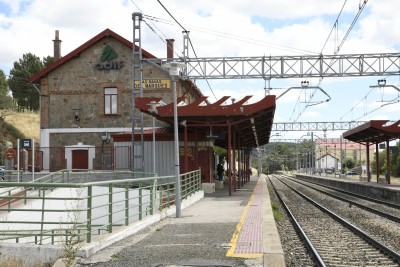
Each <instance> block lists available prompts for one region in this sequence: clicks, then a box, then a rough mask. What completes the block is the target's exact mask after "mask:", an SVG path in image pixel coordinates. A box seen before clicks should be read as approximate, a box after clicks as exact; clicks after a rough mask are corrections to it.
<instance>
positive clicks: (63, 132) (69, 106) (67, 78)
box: [34, 30, 199, 171]
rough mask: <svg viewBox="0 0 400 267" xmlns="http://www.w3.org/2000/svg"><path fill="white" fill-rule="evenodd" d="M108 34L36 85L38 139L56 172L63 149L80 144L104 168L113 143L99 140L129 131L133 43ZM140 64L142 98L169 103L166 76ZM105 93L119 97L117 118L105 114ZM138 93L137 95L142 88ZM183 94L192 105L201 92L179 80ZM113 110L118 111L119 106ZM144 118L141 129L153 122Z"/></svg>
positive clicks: (45, 158) (40, 77)
mask: <svg viewBox="0 0 400 267" xmlns="http://www.w3.org/2000/svg"><path fill="white" fill-rule="evenodd" d="M110 32H111V31H110V30H106V31H104V32H103V33H101V34H103V35H101V34H99V35H98V36H96V37H95V38H93V39H92V40H90V41H88V42H87V43H85V44H84V45H82V46H81V47H79V48H77V49H76V50H74V51H72V52H71V53H69V54H68V55H66V56H65V57H64V58H60V59H59V60H58V61H56V62H55V63H53V65H51V66H49V67H48V68H46V69H45V70H44V71H42V73H39V75H38V77H37V78H35V79H36V80H34V81H36V82H37V81H39V82H40V86H41V95H42V96H41V99H40V101H41V125H40V127H41V134H40V135H41V136H40V138H41V148H42V150H43V151H44V156H43V168H44V169H48V170H52V171H54V170H57V169H63V168H66V167H67V163H66V161H65V157H64V156H63V153H64V154H65V151H63V149H64V148H65V147H66V146H74V145H78V143H79V144H83V145H85V146H86V145H89V146H93V147H95V150H96V152H95V155H96V157H95V159H94V162H93V168H96V169H101V168H104V164H103V163H102V161H103V159H102V158H103V156H104V151H106V150H108V151H110V150H111V149H112V146H113V144H112V143H104V142H103V141H102V139H101V135H102V133H103V132H108V133H118V132H131V129H132V98H133V97H132V91H133V89H132V87H133V86H132V83H133V82H132V69H133V67H132V44H130V45H129V44H128V43H127V41H126V40H125V39H123V38H122V37H121V36H119V35H117V34H115V33H113V32H111V33H110ZM93 40H98V41H93ZM110 51H112V52H111V53H110ZM146 53H147V54H149V53H148V52H146ZM110 54H112V55H113V57H112V58H111V59H109V60H105V61H101V59H102V58H103V57H104V56H107V55H108V56H109V55H110ZM147 54H146V55H147ZM142 65H143V74H142V77H143V81H144V84H145V85H146V88H144V89H143V96H144V97H159V98H162V99H163V102H165V103H170V102H171V100H172V97H173V95H172V90H171V88H170V84H171V82H170V76H169V73H168V71H167V70H166V69H164V68H162V67H160V66H157V65H155V64H151V63H148V62H146V61H144V62H143V64H142ZM46 70H47V71H46ZM137 87H138V85H137V86H136V88H137ZM105 88H112V89H113V90H115V91H116V93H113V94H115V95H116V112H115V113H114V112H113V114H106V113H107V112H106V108H105V101H106V96H105ZM135 91H136V92H139V89H135ZM183 94H185V96H186V97H187V101H188V102H192V101H194V100H195V99H197V98H198V97H199V91H195V90H193V88H190V87H189V86H188V84H187V83H186V82H184V81H181V80H179V81H178V82H177V95H178V96H180V95H183ZM135 96H140V95H139V94H135ZM108 99H109V98H108ZM109 105H110V104H109ZM111 106H114V107H115V102H112V104H111ZM140 116H141V114H140V113H139V111H138V110H136V112H135V116H134V117H135V119H137V120H135V127H140V125H141V124H140V120H139V119H140ZM143 116H144V123H143V126H144V127H151V126H152V117H151V116H149V115H146V114H144V115H143ZM158 126H166V124H165V123H162V122H158V121H157V122H156V127H158ZM52 148H53V149H52Z"/></svg>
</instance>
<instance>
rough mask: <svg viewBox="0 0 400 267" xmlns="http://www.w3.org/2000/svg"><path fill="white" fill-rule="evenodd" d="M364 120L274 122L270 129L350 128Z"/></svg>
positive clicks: (313, 129) (333, 129) (315, 129)
mask: <svg viewBox="0 0 400 267" xmlns="http://www.w3.org/2000/svg"><path fill="white" fill-rule="evenodd" d="M364 123H365V121H342V122H275V123H273V124H272V129H271V131H328V130H329V131H335V130H338V131H340V130H343V131H345V130H350V129H353V128H355V127H357V126H359V125H362V124H364Z"/></svg>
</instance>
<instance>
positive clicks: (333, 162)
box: [315, 154, 342, 172]
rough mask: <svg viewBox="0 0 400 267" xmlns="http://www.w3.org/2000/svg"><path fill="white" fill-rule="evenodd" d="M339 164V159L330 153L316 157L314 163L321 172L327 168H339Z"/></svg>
mask: <svg viewBox="0 0 400 267" xmlns="http://www.w3.org/2000/svg"><path fill="white" fill-rule="evenodd" d="M341 166H342V165H341V163H340V161H339V159H338V158H336V157H334V156H332V155H330V154H325V155H322V156H321V157H319V158H317V162H316V164H315V167H316V168H317V170H321V171H322V172H325V170H327V169H335V170H341V169H342V168H341Z"/></svg>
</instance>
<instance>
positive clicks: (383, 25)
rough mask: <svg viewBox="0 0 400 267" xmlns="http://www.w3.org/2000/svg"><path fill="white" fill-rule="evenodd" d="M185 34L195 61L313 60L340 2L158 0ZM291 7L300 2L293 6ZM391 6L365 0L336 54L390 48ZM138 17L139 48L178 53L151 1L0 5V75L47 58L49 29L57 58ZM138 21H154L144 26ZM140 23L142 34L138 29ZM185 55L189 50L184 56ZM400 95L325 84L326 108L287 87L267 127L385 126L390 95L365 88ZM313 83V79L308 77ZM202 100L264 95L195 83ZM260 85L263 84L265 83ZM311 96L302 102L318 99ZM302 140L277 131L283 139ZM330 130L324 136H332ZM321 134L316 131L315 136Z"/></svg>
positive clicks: (356, 0) (257, 85)
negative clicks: (26, 59) (28, 60)
mask: <svg viewBox="0 0 400 267" xmlns="http://www.w3.org/2000/svg"><path fill="white" fill-rule="evenodd" d="M161 2H162V3H163V4H164V5H165V7H167V8H168V10H169V11H170V12H171V13H172V14H173V15H174V17H175V18H176V19H177V20H178V21H179V23H180V24H182V25H183V26H184V27H185V28H186V29H187V30H189V31H190V34H189V36H190V38H191V41H192V43H193V46H194V48H195V52H196V54H197V56H198V57H221V56H263V55H274V56H276V55H282V56H283V55H307V54H318V53H320V52H321V50H322V46H323V44H324V43H325V41H326V40H327V39H328V35H329V32H330V31H331V29H332V27H333V25H334V23H335V21H336V18H337V16H338V14H339V11H340V10H341V8H342V6H343V4H344V2H345V1H344V0H330V1H321V0H303V1H300V0H280V1H276V0H263V1H253V2H252V3H251V4H249V1H244V0H234V1H232V0H230V1H227V0H220V1H212V0H202V1H198V0H197V1H194V0H170V1H165V0H164V1H161ZM362 2H363V1H360V0H347V1H346V5H345V6H344V9H343V12H342V14H341V16H340V17H339V20H338V24H337V25H338V26H337V27H336V28H335V30H334V31H333V34H332V36H331V37H330V38H329V39H328V42H327V45H326V46H325V49H324V50H323V51H322V52H323V54H327V55H328V54H330V55H331V54H333V53H334V50H335V48H336V46H337V44H338V42H340V41H341V40H342V38H343V37H344V35H345V33H346V31H347V30H348V28H349V25H350V24H351V22H352V21H353V19H354V17H355V15H356V14H357V11H358V8H359V5H360V4H361V3H362ZM300 3H301V4H300ZM394 10H400V1H393V0H369V1H367V4H366V7H365V9H364V10H363V12H362V13H361V15H360V17H359V19H358V21H357V23H356V24H355V26H354V28H353V29H352V31H351V33H350V35H349V36H348V38H347V40H346V41H345V43H344V45H343V47H342V48H341V50H340V53H339V54H348V53H355V54H361V53H387V52H399V51H400V27H399V25H400V18H399V16H398V15H397V14H396V12H393V11H394ZM139 11H140V12H142V13H143V14H144V15H145V21H144V22H143V23H142V47H143V48H144V49H145V50H147V51H149V52H151V53H152V54H154V55H156V56H158V57H162V58H164V57H166V44H165V42H164V40H165V39H167V38H173V39H175V48H174V49H175V52H176V53H177V54H181V53H182V50H183V48H182V46H183V41H182V28H180V27H179V26H178V25H177V24H176V23H175V22H174V21H173V19H172V18H171V17H170V16H169V15H168V14H167V13H166V12H165V10H163V9H162V7H161V6H160V4H159V3H158V2H157V1H156V0H114V1H109V0H85V1H77V0H0V34H1V36H2V42H0V59H1V60H0V68H1V69H2V70H3V71H4V72H5V73H6V74H9V70H10V69H11V68H12V65H13V62H14V61H17V60H18V59H19V58H21V57H22V55H23V54H24V53H28V52H31V53H34V54H36V55H37V56H39V57H44V56H47V55H52V53H53V43H52V40H53V39H54V31H55V30H59V31H60V39H61V40H62V41H63V42H62V48H61V53H62V55H66V54H67V53H69V52H70V51H72V50H73V49H75V48H76V47H78V46H79V45H81V44H82V43H84V42H86V41H87V40H88V39H90V38H92V37H93V36H95V35H96V34H98V33H99V32H101V31H103V30H104V29H106V28H110V29H111V30H113V31H115V32H117V33H118V34H120V35H122V36H124V37H125V38H127V39H128V40H132V13H133V12H139ZM148 16H151V17H154V19H150V18H149V17H148ZM148 25H150V26H151V28H150V27H149V26H148ZM189 56H190V57H194V52H193V51H190V55H189ZM381 78H386V80H387V84H391V85H394V86H396V87H398V88H400V78H399V77H363V78H361V77H355V78H329V79H328V78H325V79H324V80H323V81H322V83H321V84H320V87H321V88H323V90H324V91H326V92H327V93H328V94H329V96H330V97H331V101H330V102H329V103H324V104H320V105H314V106H311V107H307V108H306V105H307V103H304V102H307V101H309V100H307V99H309V96H310V94H311V92H312V91H311V90H292V91H290V92H289V93H287V94H285V96H283V97H282V98H280V99H279V100H278V101H277V109H276V113H275V122H294V121H296V122H307V121H309V122H316V121H321V122H323V121H324V122H325V121H328V122H329V121H351V120H362V121H366V120H370V119H388V120H398V119H400V118H399V114H400V103H395V104H391V105H384V106H383V107H381V106H382V105H383V104H385V103H388V102H387V101H388V100H393V99H398V98H397V97H398V96H399V92H398V91H396V90H390V89H388V88H385V90H382V89H372V88H370V86H371V85H376V83H377V80H378V79H381ZM308 80H309V82H310V85H313V86H315V85H318V83H319V80H318V79H308ZM300 82H301V80H300V79H286V80H272V81H271V82H270V87H271V88H281V89H274V90H272V91H271V93H272V94H275V95H277V96H279V95H280V94H281V93H283V92H284V91H285V90H286V89H287V88H289V87H299V86H300ZM196 83H197V84H198V85H199V87H200V88H201V89H202V91H203V93H204V94H205V95H208V96H210V97H209V99H210V101H211V102H213V101H215V97H214V95H216V97H217V98H220V97H222V96H225V95H228V96H232V97H234V98H236V99H240V98H242V97H244V96H245V95H253V100H252V101H253V102H254V101H256V100H258V99H260V98H261V97H263V96H264V93H265V90H264V87H265V82H264V80H209V81H208V83H209V84H210V86H211V89H210V88H209V86H208V84H207V83H206V82H205V81H202V80H199V81H196ZM267 86H268V84H267ZM325 98H326V96H325V95H323V94H322V93H320V92H319V93H317V94H316V95H315V96H314V98H313V100H312V101H319V100H322V99H325ZM303 134H304V133H286V137H288V138H290V137H296V136H301V135H303ZM340 134H341V133H340V132H331V133H328V137H330V138H334V137H338V136H339V135H340ZM319 135H320V136H321V135H322V133H319Z"/></svg>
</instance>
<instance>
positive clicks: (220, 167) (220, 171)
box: [217, 162, 224, 181]
mask: <svg viewBox="0 0 400 267" xmlns="http://www.w3.org/2000/svg"><path fill="white" fill-rule="evenodd" d="M217 175H218V181H223V180H224V166H223V165H222V164H221V162H220V163H218V165H217Z"/></svg>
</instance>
